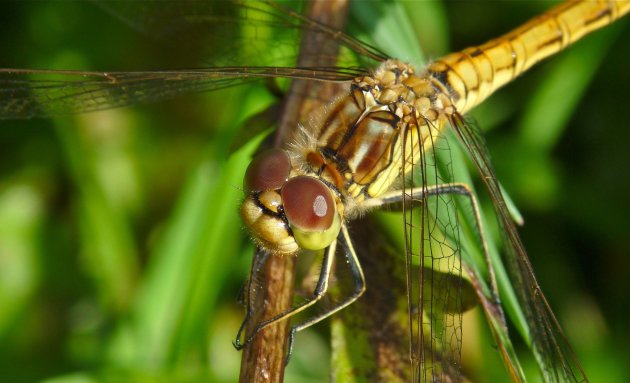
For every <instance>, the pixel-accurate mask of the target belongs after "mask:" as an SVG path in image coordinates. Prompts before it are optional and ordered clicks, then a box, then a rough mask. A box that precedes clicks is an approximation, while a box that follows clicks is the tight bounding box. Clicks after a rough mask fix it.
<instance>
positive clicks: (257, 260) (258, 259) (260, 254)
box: [232, 248, 269, 350]
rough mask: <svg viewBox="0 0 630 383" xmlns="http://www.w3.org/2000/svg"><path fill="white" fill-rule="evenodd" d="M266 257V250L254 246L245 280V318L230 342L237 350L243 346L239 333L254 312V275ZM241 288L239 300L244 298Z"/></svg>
mask: <svg viewBox="0 0 630 383" xmlns="http://www.w3.org/2000/svg"><path fill="white" fill-rule="evenodd" d="M268 257H269V253H268V252H266V251H264V250H262V249H261V248H256V252H255V253H254V259H253V260H252V268H251V271H250V274H249V279H248V280H247V297H246V298H247V302H246V312H245V318H243V322H242V323H241V326H240V327H239V329H238V332H237V333H236V339H235V340H234V341H233V342H232V344H233V345H234V347H235V348H236V349H237V350H241V349H242V348H243V347H245V343H241V334H242V333H243V330H245V326H246V325H247V323H248V322H249V319H250V318H251V317H252V315H253V313H254V302H253V300H254V295H255V294H254V288H255V282H254V280H255V279H256V276H257V275H258V274H259V273H260V270H262V268H263V266H264V265H265V262H266V261H267V258H268ZM243 290H245V287H243V288H242V289H241V293H240V294H239V295H240V296H239V301H240V302H242V301H243V300H244V299H243V297H242V295H243Z"/></svg>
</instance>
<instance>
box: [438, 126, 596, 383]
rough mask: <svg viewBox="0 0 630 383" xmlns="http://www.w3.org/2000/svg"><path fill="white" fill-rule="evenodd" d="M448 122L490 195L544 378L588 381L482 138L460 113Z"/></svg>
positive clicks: (510, 272)
mask: <svg viewBox="0 0 630 383" xmlns="http://www.w3.org/2000/svg"><path fill="white" fill-rule="evenodd" d="M450 124H451V126H452V127H453V129H454V130H455V132H456V134H457V136H458V137H459V139H460V141H461V142H462V143H463V145H464V147H465V148H466V149H467V150H468V152H469V154H470V156H471V158H472V160H473V162H474V163H475V165H476V166H477V168H478V170H479V172H480V173H481V178H482V179H483V181H484V183H485V184H486V187H487V189H488V191H489V194H490V196H491V198H492V201H493V205H494V208H495V211H496V213H497V216H498V221H499V226H500V228H501V233H502V235H503V241H504V247H505V251H506V256H505V261H506V266H507V270H508V273H509V275H510V278H511V280H512V282H513V285H514V286H515V287H516V288H515V292H516V296H517V298H518V301H519V303H520V307H521V309H522V310H523V312H524V314H525V318H526V321H527V326H528V329H529V332H530V334H529V336H530V338H531V343H532V350H533V352H534V356H535V357H536V359H537V361H538V364H539V366H540V369H541V371H542V374H543V377H544V379H545V381H548V382H566V381H572V382H582V381H588V379H587V378H586V376H585V375H584V372H583V370H582V368H581V366H580V364H579V362H578V361H577V359H576V357H575V355H574V352H573V350H572V349H571V347H570V345H569V343H568V341H567V340H566V338H565V336H564V334H563V332H562V329H561V328H560V325H559V323H558V321H557V319H556V318H555V316H554V314H553V312H552V311H551V308H550V306H549V304H548V302H547V300H546V298H545V296H544V295H543V293H542V291H541V288H540V286H539V284H538V281H537V280H536V277H535V275H534V271H533V269H532V266H531V264H530V262H529V259H528V257H527V253H526V251H525V247H524V245H523V243H522V242H521V240H520V237H519V235H518V232H517V230H516V226H515V224H514V221H513V220H512V218H511V216H510V213H509V211H508V208H507V204H506V202H505V199H504V198H503V195H502V193H501V189H500V186H499V183H498V181H497V178H496V175H495V173H494V169H493V167H492V164H491V162H490V156H489V153H488V150H487V148H486V145H485V143H484V140H483V138H482V137H481V135H480V134H479V131H478V129H476V127H475V126H474V124H472V123H471V122H470V121H467V120H466V119H464V117H462V116H461V115H459V114H454V115H453V117H452V119H451V120H450Z"/></svg>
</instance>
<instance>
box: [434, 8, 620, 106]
mask: <svg viewBox="0 0 630 383" xmlns="http://www.w3.org/2000/svg"><path fill="white" fill-rule="evenodd" d="M628 11H630V1H628V0H617V1H601V0H600V1H597V0H585V1H578V2H569V3H563V4H561V5H559V6H557V7H555V8H553V9H551V10H550V11H548V12H547V13H545V14H543V15H541V16H539V17H536V18H534V19H532V20H530V21H529V22H527V23H525V24H523V25H522V26H521V27H519V28H517V29H515V30H513V31H511V32H509V33H507V34H506V35H503V36H501V37H499V38H497V39H494V40H490V41H489V42H487V43H485V44H483V45H480V46H477V47H471V48H467V49H464V50H463V51H461V52H455V53H451V54H449V55H447V56H444V57H442V58H441V59H438V60H437V61H435V62H434V63H432V64H430V65H429V66H428V67H427V68H426V70H427V72H428V74H429V75H430V76H432V77H434V78H435V79H437V80H438V81H439V82H440V83H442V84H443V85H444V87H445V90H447V91H449V92H450V93H451V95H452V97H453V101H454V102H455V106H456V108H457V110H458V111H459V112H460V113H466V112H467V111H469V110H470V109H472V108H473V107H475V106H476V105H478V104H479V103H481V102H482V101H483V100H485V99H486V98H487V97H488V96H490V95H491V94H492V93H494V92H495V91H496V90H497V89H499V88H500V87H502V86H503V85H505V84H507V83H509V82H510V81H512V80H513V79H514V78H515V77H517V76H519V75H520V74H521V73H523V72H525V71H526V70H527V69H529V68H530V67H531V66H532V65H534V64H536V63H537V62H539V61H541V60H543V59H544V58H546V57H549V56H551V55H553V54H555V53H557V52H558V51H561V50H563V49H564V48H566V47H567V46H568V45H570V44H572V43H573V42H575V41H577V40H579V39H580V38H581V37H583V36H584V35H586V34H588V33H590V32H592V31H594V30H596V29H599V28H601V27H603V26H604V25H607V24H610V23H612V22H613V21H615V20H616V19H618V18H620V17H621V16H623V15H625V14H626V13H628Z"/></svg>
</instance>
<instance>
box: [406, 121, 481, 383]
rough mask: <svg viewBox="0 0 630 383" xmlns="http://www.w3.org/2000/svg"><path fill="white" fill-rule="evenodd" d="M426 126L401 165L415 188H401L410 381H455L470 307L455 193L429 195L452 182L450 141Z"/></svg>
mask: <svg viewBox="0 0 630 383" xmlns="http://www.w3.org/2000/svg"><path fill="white" fill-rule="evenodd" d="M425 126H426V129H427V130H428V135H427V136H425V137H427V138H426V140H424V141H423V142H424V143H423V144H421V145H420V144H416V145H414V146H416V147H418V148H419V150H420V155H419V156H417V157H416V156H414V158H413V159H411V157H407V156H406V155H405V154H403V158H410V159H411V161H410V162H407V161H406V162H405V164H404V166H405V167H411V168H412V170H411V171H410V172H409V174H410V179H408V180H407V182H406V184H407V185H408V186H413V187H415V188H409V187H407V188H405V198H404V199H403V201H405V203H404V204H403V217H404V226H405V228H404V231H405V257H406V270H407V286H408V291H407V296H408V310H409V313H408V315H409V322H410V324H411V327H412V328H411V330H410V350H411V354H412V361H414V362H415V363H413V364H414V365H413V366H412V368H413V369H414V371H413V374H414V379H413V381H414V382H415V381H422V382H432V381H445V382H446V381H459V380H460V379H461V378H462V376H461V370H460V368H461V367H460V366H461V350H462V314H463V312H464V311H465V310H467V309H469V308H470V307H467V306H468V305H467V304H465V303H464V301H463V287H464V285H465V284H466V282H465V280H464V279H463V278H464V275H463V274H462V266H461V255H462V248H461V241H460V227H459V222H458V207H457V203H456V201H455V196H454V195H453V194H449V193H436V194H432V193H430V192H429V189H430V187H431V186H432V185H441V184H447V183H451V182H453V175H452V171H451V167H452V165H451V160H450V148H449V142H448V140H446V139H444V138H442V137H441V135H442V134H441V132H440V131H439V129H437V128H436V127H435V126H433V125H432V124H430V123H428V122H427V125H425ZM410 129H417V134H415V135H413V134H412V137H420V136H421V132H422V131H424V127H423V128H422V129H420V128H418V124H416V126H411V127H410ZM405 136H408V135H405ZM440 161H445V162H447V163H443V164H441V163H440ZM418 188H421V189H422V192H421V193H418V192H417V190H418ZM414 190H415V192H413V194H412V191H414ZM407 201H411V203H408V202H407Z"/></svg>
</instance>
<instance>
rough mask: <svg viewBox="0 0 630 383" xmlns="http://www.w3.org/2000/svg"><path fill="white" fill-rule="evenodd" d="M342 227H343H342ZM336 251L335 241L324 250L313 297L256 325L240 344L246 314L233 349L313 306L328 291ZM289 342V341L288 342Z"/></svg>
mask: <svg viewBox="0 0 630 383" xmlns="http://www.w3.org/2000/svg"><path fill="white" fill-rule="evenodd" d="M342 227H343V226H342ZM336 249H337V240H335V241H334V242H333V243H331V244H330V246H329V247H328V248H327V249H326V251H325V253H324V259H323V263H322V267H321V270H320V272H319V277H318V279H317V285H316V286H315V289H314V290H313V296H312V297H310V298H308V299H307V300H306V301H305V302H303V303H301V304H299V305H297V306H295V307H292V308H290V309H288V310H286V311H284V312H282V313H280V314H278V315H276V316H274V317H272V318H269V319H266V320H264V321H262V322H260V323H258V324H256V326H255V327H254V328H253V330H252V333H251V334H250V335H249V336H247V337H246V339H245V342H243V343H241V342H240V339H241V334H242V332H243V330H244V326H245V322H246V321H247V320H248V319H249V316H250V314H251V313H250V312H248V313H247V314H246V317H245V321H244V322H243V325H241V329H240V330H239V332H238V334H237V339H236V342H235V347H236V348H237V349H241V348H243V347H245V346H246V345H247V344H248V343H250V342H251V341H252V340H253V339H254V337H255V336H256V334H258V332H260V331H261V330H262V329H264V328H265V327H267V326H269V325H271V324H272V323H275V322H278V321H281V320H285V319H288V318H290V317H292V316H293V315H296V314H298V313H300V312H302V311H304V310H306V309H307V308H309V307H311V306H312V305H314V304H315V303H317V302H318V301H319V300H320V299H321V298H322V297H323V296H324V295H325V294H326V291H327V290H328V280H329V278H330V272H331V270H332V264H333V261H334V259H335V251H336ZM289 341H290V342H291V339H290V340H289Z"/></svg>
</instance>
